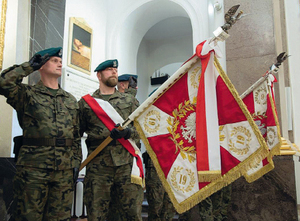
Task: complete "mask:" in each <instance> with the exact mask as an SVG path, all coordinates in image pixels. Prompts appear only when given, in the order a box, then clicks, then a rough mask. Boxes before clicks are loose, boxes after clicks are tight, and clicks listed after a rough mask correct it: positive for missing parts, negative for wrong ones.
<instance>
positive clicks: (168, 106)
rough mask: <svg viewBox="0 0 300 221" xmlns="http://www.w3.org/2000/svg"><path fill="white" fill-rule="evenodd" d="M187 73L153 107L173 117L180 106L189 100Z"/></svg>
mask: <svg viewBox="0 0 300 221" xmlns="http://www.w3.org/2000/svg"><path fill="white" fill-rule="evenodd" d="M187 76H188V75H187V73H185V74H184V75H183V76H182V77H181V78H180V79H179V80H178V81H177V82H176V83H175V84H174V85H173V86H172V87H170V88H169V89H168V90H167V91H166V92H164V94H163V95H162V96H161V97H160V98H158V99H157V100H156V101H155V102H154V103H153V105H154V106H156V107H157V108H159V109H160V110H162V111H163V112H165V113H167V114H169V115H171V116H173V114H172V112H173V110H174V109H177V108H178V104H180V103H183V102H184V101H187V100H189V93H188V86H187Z"/></svg>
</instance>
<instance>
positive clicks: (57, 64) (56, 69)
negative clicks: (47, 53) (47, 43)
mask: <svg viewBox="0 0 300 221" xmlns="http://www.w3.org/2000/svg"><path fill="white" fill-rule="evenodd" d="M61 69H62V60H61V58H60V57H51V58H50V59H49V60H48V61H47V62H46V63H45V64H44V65H43V66H42V67H41V68H40V71H41V72H43V73H45V75H55V76H58V77H60V76H61Z"/></svg>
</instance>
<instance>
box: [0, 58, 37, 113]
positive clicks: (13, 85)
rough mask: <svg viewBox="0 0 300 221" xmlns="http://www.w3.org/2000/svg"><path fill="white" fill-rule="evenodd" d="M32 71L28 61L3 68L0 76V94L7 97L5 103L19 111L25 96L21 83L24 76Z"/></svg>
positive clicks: (23, 86)
mask: <svg viewBox="0 0 300 221" xmlns="http://www.w3.org/2000/svg"><path fill="white" fill-rule="evenodd" d="M32 72H33V69H32V67H30V64H29V62H25V63H23V64H21V65H14V66H12V67H10V68H7V69H5V70H4V71H3V72H2V73H1V77H0V94H1V95H4V96H5V97H6V98H7V103H8V104H10V105H11V106H12V107H13V108H15V109H16V111H21V110H22V109H23V108H22V107H23V100H24V96H25V93H24V92H25V89H26V88H25V85H24V84H22V83H21V82H22V80H23V78H24V77H26V76H28V75H29V74H30V73H32Z"/></svg>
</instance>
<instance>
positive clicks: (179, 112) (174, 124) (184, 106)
mask: <svg viewBox="0 0 300 221" xmlns="http://www.w3.org/2000/svg"><path fill="white" fill-rule="evenodd" d="M196 100H197V98H196V97H194V99H193V103H192V104H191V103H190V100H188V101H185V102H184V103H180V104H179V105H178V108H177V109H175V110H173V112H172V114H173V117H174V120H173V121H172V118H171V117H168V119H167V122H168V124H169V125H170V126H171V127H167V129H168V131H169V133H170V134H171V135H172V136H170V137H169V138H170V139H171V140H172V141H173V142H174V144H175V146H176V152H175V153H177V151H178V150H179V151H180V155H181V156H182V158H183V159H186V158H188V160H189V162H193V161H194V160H195V156H193V155H192V154H191V153H193V154H194V153H196V150H195V146H193V145H192V146H186V147H185V146H183V144H184V143H183V140H181V139H179V138H181V136H180V133H178V132H177V128H178V125H179V123H180V121H179V120H180V119H182V118H183V117H185V116H186V114H187V112H191V111H195V106H196V105H195V104H196ZM185 153H188V154H187V156H186V154H185Z"/></svg>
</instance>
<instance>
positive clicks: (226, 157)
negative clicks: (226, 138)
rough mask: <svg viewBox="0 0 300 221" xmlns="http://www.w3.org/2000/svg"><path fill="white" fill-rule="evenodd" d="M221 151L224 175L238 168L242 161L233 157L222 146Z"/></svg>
mask: <svg viewBox="0 0 300 221" xmlns="http://www.w3.org/2000/svg"><path fill="white" fill-rule="evenodd" d="M220 151H221V165H222V166H221V168H222V175H224V174H225V173H227V172H228V171H229V170H231V169H232V168H234V167H235V166H237V165H238V164H239V163H240V161H239V160H238V159H236V158H235V157H234V156H232V155H231V154H230V153H229V152H228V151H227V150H226V149H225V148H223V147H222V146H220Z"/></svg>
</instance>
